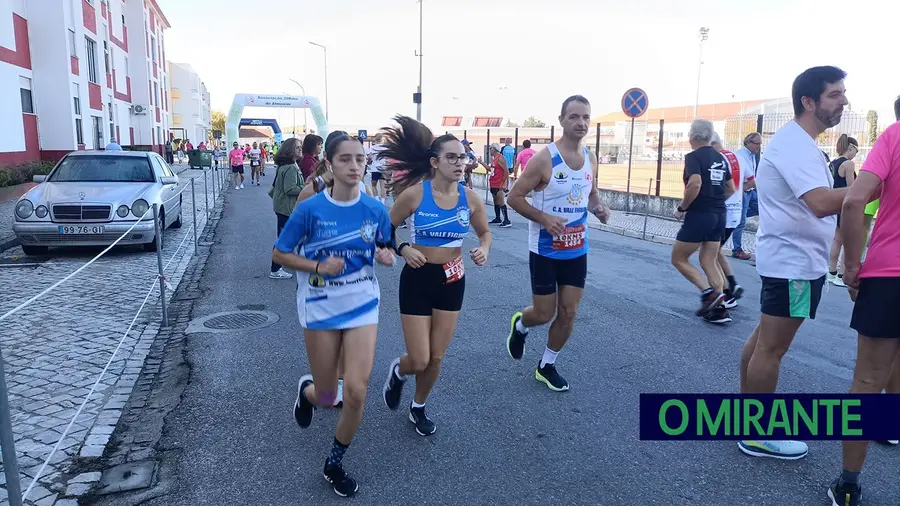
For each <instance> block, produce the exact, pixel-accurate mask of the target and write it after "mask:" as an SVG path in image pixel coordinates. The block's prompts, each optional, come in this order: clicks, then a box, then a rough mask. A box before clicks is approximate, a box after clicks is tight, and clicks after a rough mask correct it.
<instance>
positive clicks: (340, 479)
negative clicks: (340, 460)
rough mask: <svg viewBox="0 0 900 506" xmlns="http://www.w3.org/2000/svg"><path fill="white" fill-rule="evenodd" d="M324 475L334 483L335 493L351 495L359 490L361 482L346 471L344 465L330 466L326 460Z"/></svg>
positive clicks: (343, 495) (342, 495)
mask: <svg viewBox="0 0 900 506" xmlns="http://www.w3.org/2000/svg"><path fill="white" fill-rule="evenodd" d="M322 476H324V477H325V480H326V481H327V482H328V483H331V484H332V485H334V493H335V494H337V495H339V496H341V497H351V496H352V495H353V494H355V493H356V491H357V490H359V483H356V480H354V479H353V478H351V477H350V476H349V475H348V474H347V473H346V472H345V471H344V466H329V465H328V461H327V460H326V461H325V469H324V470H322Z"/></svg>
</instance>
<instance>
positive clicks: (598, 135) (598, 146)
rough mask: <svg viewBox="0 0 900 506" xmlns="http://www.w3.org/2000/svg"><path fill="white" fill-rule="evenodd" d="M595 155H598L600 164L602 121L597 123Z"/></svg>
mask: <svg viewBox="0 0 900 506" xmlns="http://www.w3.org/2000/svg"><path fill="white" fill-rule="evenodd" d="M594 156H596V157H597V164H598V165H599V164H600V123H597V139H595V141H594Z"/></svg>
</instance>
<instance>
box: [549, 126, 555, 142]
mask: <svg viewBox="0 0 900 506" xmlns="http://www.w3.org/2000/svg"><path fill="white" fill-rule="evenodd" d="M550 142H556V125H550Z"/></svg>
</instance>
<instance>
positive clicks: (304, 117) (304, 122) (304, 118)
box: [288, 79, 327, 134]
mask: <svg viewBox="0 0 900 506" xmlns="http://www.w3.org/2000/svg"><path fill="white" fill-rule="evenodd" d="M288 81H290V82H292V83H294V84H296V85H297V86H299V87H300V91H302V92H303V96H304V97H305V96H306V88H304V87H303V85H302V84H300V83H298V82H297V81H295V80H293V79H288ZM326 96H327V95H326ZM326 109H327V106H326ZM306 127H307V124H306V107H304V108H303V133H304V134H305V133H306V132H308V131H309V130H307V129H306ZM294 133H296V132H294Z"/></svg>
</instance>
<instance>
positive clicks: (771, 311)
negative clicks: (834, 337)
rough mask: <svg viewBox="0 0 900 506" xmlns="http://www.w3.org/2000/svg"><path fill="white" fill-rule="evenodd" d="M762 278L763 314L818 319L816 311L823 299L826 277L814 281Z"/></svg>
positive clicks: (761, 305) (761, 298)
mask: <svg viewBox="0 0 900 506" xmlns="http://www.w3.org/2000/svg"><path fill="white" fill-rule="evenodd" d="M761 277H762V290H760V294H759V304H760V308H759V309H760V311H761V312H762V313H763V314H767V315H769V316H780V317H783V318H809V319H810V320H815V319H816V309H818V307H819V301H820V300H821V299H822V287H824V286H825V276H822V277H821V278H819V279H813V280H804V279H780V278H767V277H765V276H761Z"/></svg>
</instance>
